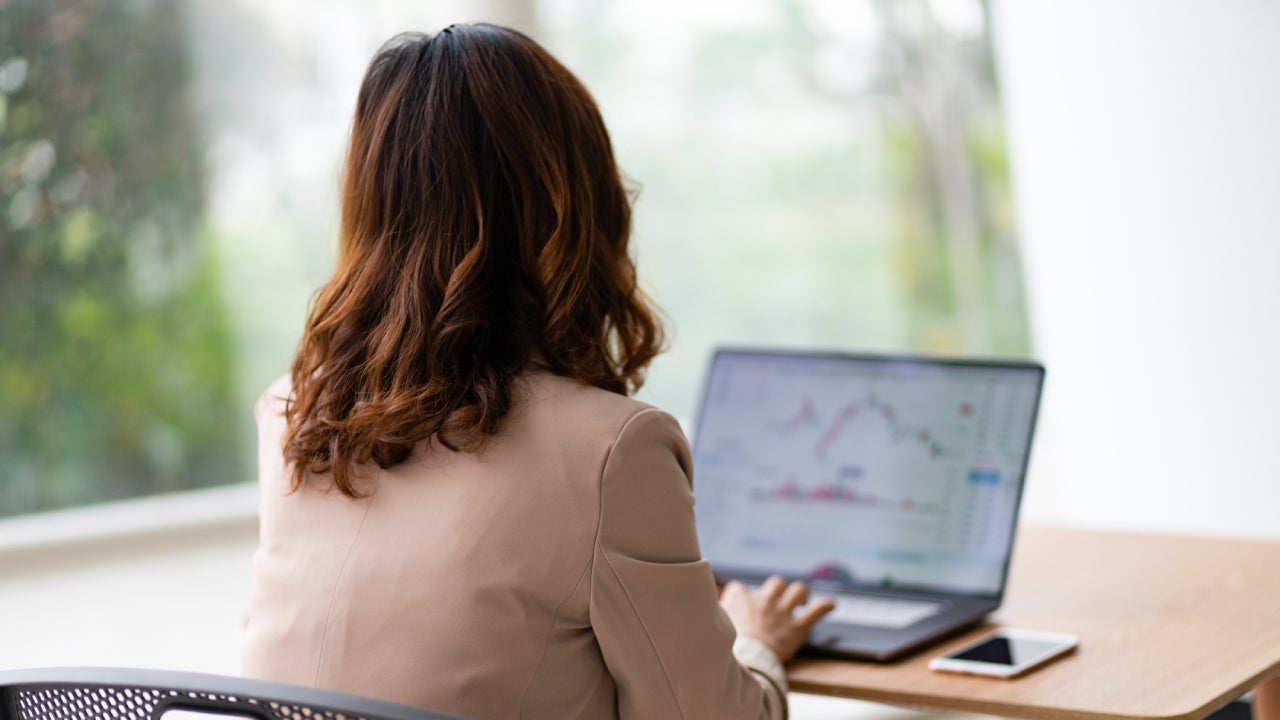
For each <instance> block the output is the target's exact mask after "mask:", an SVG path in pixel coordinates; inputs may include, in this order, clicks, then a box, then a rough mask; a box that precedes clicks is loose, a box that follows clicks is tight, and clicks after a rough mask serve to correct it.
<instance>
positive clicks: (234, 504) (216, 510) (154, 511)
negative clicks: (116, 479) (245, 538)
mask: <svg viewBox="0 0 1280 720" xmlns="http://www.w3.org/2000/svg"><path fill="white" fill-rule="evenodd" d="M257 513H258V486H257V484H256V483H238V484H235V485H226V486H222V487H215V488H206V489H201V490H191V491H187V492H179V493H172V494H169V495H153V496H150V497H142V498H137V499H133V500H121V501H117V502H110V503H100V504H97V505H88V506H85V507H78V508H70V509H67V510H57V511H54V512H47V513H38V514H35V515H21V516H18V517H13V518H6V519H3V520H0V556H4V555H9V554H17V553H23V552H30V551H33V550H41V549H47V548H54V547H64V546H71V545H77V544H85V543H98V542H102V541H109V540H114V539H123V538H130V537H136V536H139V535H151V534H162V533H172V532H176V531H188V532H189V531H191V530H193V529H201V528H212V527H218V526H224V525H228V524H242V523H244V524H247V523H250V522H253V521H254V519H255V518H256V517H257Z"/></svg>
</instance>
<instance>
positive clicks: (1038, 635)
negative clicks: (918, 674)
mask: <svg viewBox="0 0 1280 720" xmlns="http://www.w3.org/2000/svg"><path fill="white" fill-rule="evenodd" d="M1079 644H1080V638H1078V637H1076V636H1075V635H1066V634H1064V633H1050V632H1040V631H1038V630H1018V629H1015V628H1002V629H1000V630H997V631H995V632H994V633H992V634H990V635H988V636H986V637H984V638H982V639H981V640H979V641H977V642H975V643H973V644H972V645H968V646H966V647H962V648H960V649H959V650H956V651H955V652H953V653H948V654H946V655H942V656H939V657H936V658H934V659H932V660H930V661H929V668H930V669H933V670H943V671H946V672H958V673H966V674H970V675H991V676H993V677H1001V678H1011V677H1015V676H1017V675H1021V674H1022V673H1025V672H1026V671H1028V670H1030V669H1032V668H1034V667H1037V666H1039V665H1042V664H1044V663H1046V662H1049V661H1050V660H1052V659H1054V658H1056V657H1058V656H1059V655H1062V654H1064V653H1067V652H1070V651H1071V650H1073V649H1074V648H1075V647H1076V646H1077V645H1079Z"/></svg>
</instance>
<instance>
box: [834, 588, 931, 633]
mask: <svg viewBox="0 0 1280 720" xmlns="http://www.w3.org/2000/svg"><path fill="white" fill-rule="evenodd" d="M822 597H829V598H831V599H833V600H835V601H836V608H835V610H832V611H831V612H830V613H829V614H827V615H826V616H825V617H823V618H822V619H823V621H830V622H836V623H845V624H849V625H868V626H870V627H883V628H904V627H907V626H909V625H914V624H915V623H918V622H920V621H921V620H924V619H925V618H927V617H932V616H933V615H937V614H938V613H939V612H941V611H942V608H943V607H945V603H940V602H932V601H929V600H908V599H906V598H890V597H880V596H876V595H845V594H839V593H837V594H826V593H823V595H822Z"/></svg>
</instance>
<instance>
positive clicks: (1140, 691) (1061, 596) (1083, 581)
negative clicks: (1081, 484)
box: [788, 528, 1280, 720]
mask: <svg viewBox="0 0 1280 720" xmlns="http://www.w3.org/2000/svg"><path fill="white" fill-rule="evenodd" d="M992 620H993V622H995V623H998V624H1002V625H1010V626H1015V627H1025V628H1029V629H1038V630H1050V631H1058V632H1067V633H1073V634H1075V635H1079V636H1080V648H1079V649H1078V650H1077V651H1076V652H1075V653H1073V654H1072V655H1069V656H1067V657H1064V658H1062V659H1060V660H1057V661H1055V662H1053V663H1052V664H1050V665H1047V666H1044V667H1042V668H1040V669H1038V670H1035V671H1033V672H1031V673H1030V674H1028V675H1025V676H1023V677H1021V678H1018V679H1015V680H999V679H992V678H982V677H975V676H966V675H953V674H945V673H939V672H934V671H931V670H929V669H928V668H927V667H926V664H927V663H928V661H929V659H930V658H932V657H934V656H935V655H938V654H941V653H942V652H946V651H949V650H952V649H954V648H957V647H959V646H961V645H963V644H965V643H967V642H970V641H972V640H974V639H976V638H977V637H979V636H980V635H982V634H984V633H985V632H987V631H989V630H990V629H991V628H990V626H988V627H985V628H982V629H977V630H974V631H971V632H968V633H965V634H964V635H961V636H958V637H956V638H954V639H953V640H950V641H947V642H944V643H943V644H941V645H938V646H936V647H932V648H927V649H925V650H924V651H922V652H920V653H917V654H915V655H913V656H911V657H909V658H907V659H906V660H903V661H901V662H898V663H893V664H888V665H878V664H872V663H861V662H850V661H842V660H815V659H799V660H796V661H793V662H792V663H791V664H790V665H789V666H788V672H789V677H790V680H791V688H792V690H795V691H797V692H806V693H816V694H820V695H835V696H840V697H849V698H859V699H863V700H875V701H880V702H886V703H892V704H897V705H906V706H911V707H921V708H935V709H948V710H963V711H968V712H977V713H987V714H991V715H1002V716H1006V717H1025V718H1034V719H1037V720H1118V719H1120V718H1147V719H1152V718H1163V719H1166V720H1197V719H1198V718H1202V717H1204V716H1205V715H1207V714H1209V713H1210V712H1212V711H1214V710H1216V709H1217V708H1219V707H1221V706H1223V705H1225V704H1226V703H1227V702H1229V701H1230V700H1232V699H1234V698H1235V697H1237V696H1239V695H1240V694H1241V693H1243V692H1244V691H1246V690H1248V689H1250V688H1252V687H1254V686H1256V685H1258V684H1259V683H1260V682H1262V681H1263V680H1266V679H1267V678H1269V677H1274V676H1276V675H1277V674H1280V543H1273V542H1252V541H1239V540H1218V539H1206V538H1187V537H1178V536H1163V535H1136V534H1121V533H1104V532H1086V531H1080V530H1065V529H1046V528H1024V529H1023V530H1022V531H1021V532H1020V533H1019V536H1018V539H1017V542H1016V544H1015V551H1014V558H1013V567H1012V568H1011V571H1010V578H1009V589H1008V592H1007V593H1006V595H1005V602H1004V606H1003V607H1002V608H1001V609H1000V610H999V611H998V612H997V613H996V614H995V615H994V616H993V617H992ZM1273 690H1280V680H1273V681H1271V682H1270V684H1269V685H1268V689H1267V700H1268V702H1270V701H1271V699H1272V697H1273V696H1274V693H1273ZM1261 709H1262V708H1261V703H1259V704H1257V705H1256V706H1255V714H1258V712H1257V711H1260V710H1261ZM1267 712H1268V713H1270V712H1272V711H1270V710H1268V711H1267Z"/></svg>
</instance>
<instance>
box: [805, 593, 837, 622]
mask: <svg viewBox="0 0 1280 720" xmlns="http://www.w3.org/2000/svg"><path fill="white" fill-rule="evenodd" d="M835 609H836V601H835V600H832V599H831V598H821V599H818V600H814V601H813V602H812V603H810V605H809V606H808V607H806V608H805V609H804V610H803V611H802V612H801V613H800V614H799V615H798V616H796V625H799V626H800V627H802V628H805V629H806V630H807V629H809V628H811V627H813V626H814V624H816V623H817V622H818V621H819V620H821V619H822V616H824V615H826V614H827V613H829V612H831V611H832V610H835Z"/></svg>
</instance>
